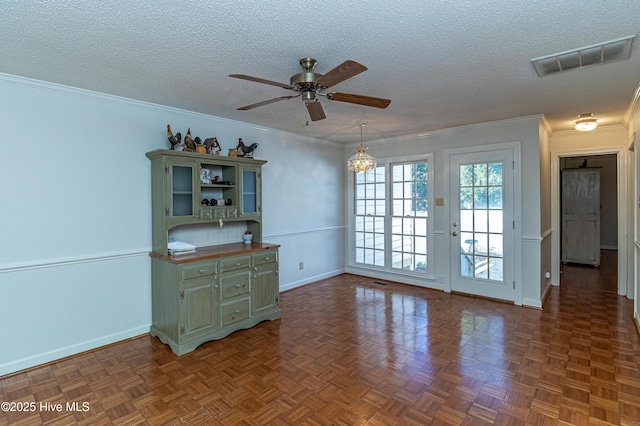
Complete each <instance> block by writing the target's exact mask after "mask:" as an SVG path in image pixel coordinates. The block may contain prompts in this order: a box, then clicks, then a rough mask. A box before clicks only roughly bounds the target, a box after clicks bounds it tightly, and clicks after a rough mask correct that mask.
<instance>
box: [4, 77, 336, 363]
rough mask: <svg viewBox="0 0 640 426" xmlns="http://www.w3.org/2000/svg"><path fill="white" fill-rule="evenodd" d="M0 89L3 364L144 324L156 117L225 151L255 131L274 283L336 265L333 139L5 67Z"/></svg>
mask: <svg viewBox="0 0 640 426" xmlns="http://www.w3.org/2000/svg"><path fill="white" fill-rule="evenodd" d="M0 93H2V99H3V101H4V102H2V103H1V104H0V128H1V129H2V133H3V139H4V142H3V152H2V155H0V176H1V177H2V184H1V185H0V209H1V211H2V216H1V217H2V221H0V236H1V237H2V240H1V241H2V242H3V245H2V248H0V254H1V256H0V324H3V326H4V333H3V340H2V349H1V350H0V375H4V374H8V373H11V372H14V371H18V370H21V369H24V368H28V367H31V366H34V365H37V364H41V363H44V362H47V361H50V360H54V359H58V358H60V357H64V356H67V355H71V354H74V353H78V352H81V351H84V350H88V349H92V348H95V347H98V346H102V345H105V344H108V343H112V342H115V341H118V340H122V339H125V338H128V337H132V336H136V335H139V334H142V333H146V332H148V330H149V325H150V321H151V274H150V262H149V257H148V252H149V251H150V250H151V208H150V204H151V181H150V163H149V160H148V159H147V158H146V157H145V152H147V151H151V150H154V149H158V148H168V143H167V141H166V125H167V124H171V126H172V128H173V129H174V132H177V131H181V132H182V133H183V134H184V133H185V132H186V129H187V127H190V128H191V132H192V134H193V135H194V136H200V137H201V138H203V139H204V138H205V137H210V136H216V137H217V138H218V140H219V141H220V142H221V145H222V148H223V153H225V152H226V150H227V149H228V148H231V147H235V144H236V142H237V140H238V138H239V137H242V138H243V140H244V141H245V142H248V143H253V142H258V143H259V144H260V147H259V148H258V151H257V154H256V158H260V159H265V160H268V163H267V164H266V165H265V166H264V168H263V177H262V180H263V218H264V224H263V236H264V238H263V239H264V240H265V241H268V242H272V243H277V244H282V248H281V255H280V286H281V289H287V288H292V287H295V286H298V285H302V284H305V283H308V282H312V281H315V280H316V279H319V278H322V277H326V276H332V275H336V274H338V273H341V272H342V271H343V270H344V260H343V259H344V228H345V224H344V215H343V201H344V193H343V188H344V178H345V173H344V163H343V152H344V150H343V147H342V146H337V145H333V144H329V143H324V142H322V141H319V140H315V139H309V138H304V137H301V136H295V135H292V134H288V133H283V132H279V131H275V130H271V129H262V128H254V127H252V126H249V125H247V124H244V123H240V122H234V121H230V120H224V119H220V118H216V117H211V116H206V115H202V114H197V113H193V112H189V111H183V110H177V109H173V108H168V107H164V106H160V105H152V104H148V103H143V102H137V101H132V100H128V99H123V98H117V97H113V96H107V95H103V94H98V93H93V92H88V91H83V90H77V89H72V88H68V87H64V86H58V85H54V84H49V83H43V82H38V81H34V80H28V79H23V78H18V77H14V76H10V75H6V74H0ZM300 261H303V262H304V265H305V268H304V269H303V270H300V269H299V267H298V265H299V262H300Z"/></svg>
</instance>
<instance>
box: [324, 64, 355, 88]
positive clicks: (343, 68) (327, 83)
mask: <svg viewBox="0 0 640 426" xmlns="http://www.w3.org/2000/svg"><path fill="white" fill-rule="evenodd" d="M366 70H367V67H365V66H364V65H362V64H359V63H357V62H355V61H344V62H343V63H342V64H340V65H338V66H337V67H335V68H334V69H332V70H331V71H329V72H328V73H326V74H325V75H323V76H322V77H320V78H319V79H318V80H317V81H316V84H317V85H318V86H322V87H324V88H328V87H331V86H335V85H336V84H338V83H341V82H343V81H345V80H346V79H348V78H351V77H353V76H354V75H357V74H360V73H361V72H364V71H366Z"/></svg>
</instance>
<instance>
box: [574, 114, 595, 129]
mask: <svg viewBox="0 0 640 426" xmlns="http://www.w3.org/2000/svg"><path fill="white" fill-rule="evenodd" d="M596 127H598V123H597V120H596V119H595V118H593V114H580V115H579V116H578V121H576V130H577V131H579V132H590V131H592V130H593V129H595V128H596Z"/></svg>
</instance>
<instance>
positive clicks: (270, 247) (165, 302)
mask: <svg viewBox="0 0 640 426" xmlns="http://www.w3.org/2000/svg"><path fill="white" fill-rule="evenodd" d="M147 157H148V158H149V159H150V160H151V186H152V197H151V198H152V200H151V203H152V252H151V253H150V255H151V267H152V325H151V330H150V332H151V335H153V336H157V337H158V338H159V339H160V340H161V341H162V342H163V343H166V344H168V345H169V346H170V347H171V349H172V350H173V352H174V353H176V354H177V355H182V354H185V353H187V352H190V351H192V350H194V349H195V348H196V347H198V346H199V345H201V344H202V343H204V342H207V341H210V340H216V339H221V338H223V337H225V336H227V335H229V334H230V333H233V332H234V331H236V330H240V329H244V328H249V327H253V326H255V325H256V324H258V323H259V322H261V321H264V320H273V319H277V318H280V305H279V282H278V248H279V246H278V245H276V244H268V243H265V242H263V241H262V194H261V193H262V182H261V168H262V166H263V165H264V164H265V163H266V161H262V160H256V159H250V158H241V157H224V156H217V155H210V154H198V153H191V152H179V151H171V150H166V149H160V150H155V151H151V152H148V153H147ZM205 200H206V201H205ZM238 222H242V224H243V225H244V226H246V229H247V230H249V231H251V233H252V234H253V241H252V242H251V243H245V242H241V241H240V242H233V243H224V244H216V243H215V241H214V242H213V243H212V244H211V245H207V246H203V247H197V248H196V250H195V251H194V252H190V253H185V254H172V253H170V252H169V247H168V240H169V237H170V235H171V232H172V230H174V229H176V228H178V227H189V226H203V225H204V226H207V225H210V226H212V227H219V228H222V227H223V226H224V225H225V224H228V223H238Z"/></svg>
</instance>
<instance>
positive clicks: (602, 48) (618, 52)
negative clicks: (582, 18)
mask: <svg viewBox="0 0 640 426" xmlns="http://www.w3.org/2000/svg"><path fill="white" fill-rule="evenodd" d="M635 37H636V36H635V35H631V36H627V37H622V38H617V39H615V40H609V41H605V42H602V43H598V44H592V45H591V46H586V47H580V48H578V49H573V50H567V51H566V52H560V53H554V54H553V55H547V56H540V57H539V58H534V59H532V60H531V63H533V66H534V68H535V69H536V72H537V73H538V77H543V76H545V75H549V74H555V73H558V72H563V71H569V70H577V69H580V68H586V67H590V66H592V65H601V64H606V63H608V62H616V61H624V60H625V59H629V56H631V44H632V43H633V39H634V38H635Z"/></svg>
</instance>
